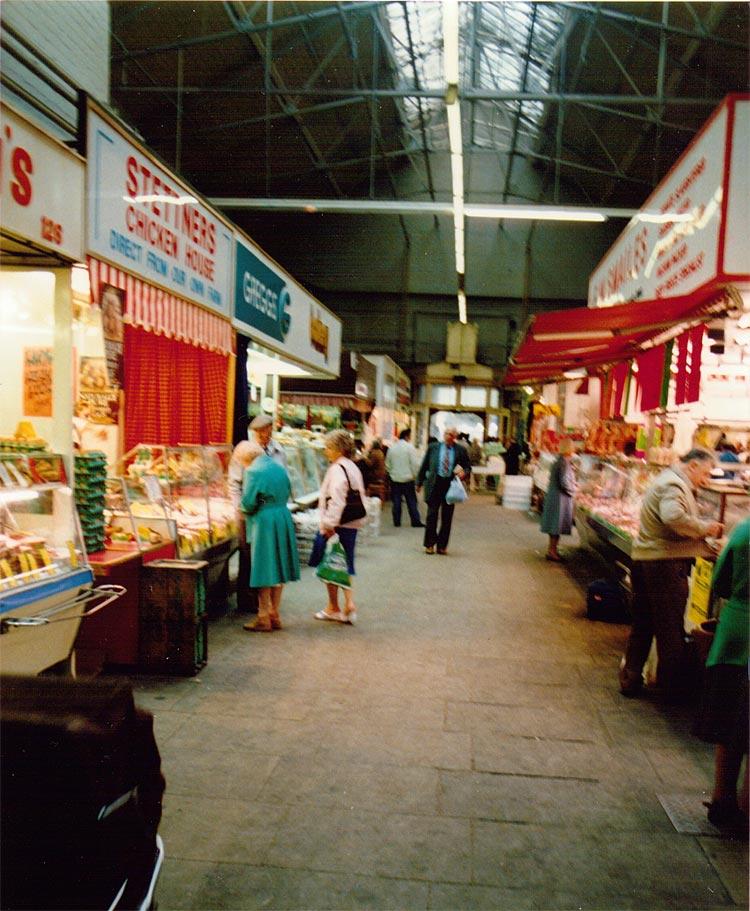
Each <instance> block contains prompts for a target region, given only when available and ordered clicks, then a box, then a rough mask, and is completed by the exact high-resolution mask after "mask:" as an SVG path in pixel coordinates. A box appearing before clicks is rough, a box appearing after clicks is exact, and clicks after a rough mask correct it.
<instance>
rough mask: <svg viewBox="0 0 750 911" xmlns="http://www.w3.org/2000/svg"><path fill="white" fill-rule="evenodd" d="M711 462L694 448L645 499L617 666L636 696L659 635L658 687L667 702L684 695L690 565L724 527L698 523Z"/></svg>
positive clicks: (627, 691)
mask: <svg viewBox="0 0 750 911" xmlns="http://www.w3.org/2000/svg"><path fill="white" fill-rule="evenodd" d="M713 467H714V457H713V455H712V454H711V453H710V452H708V451H707V450H706V449H700V448H695V449H691V450H690V452H688V453H687V454H686V455H684V456H683V457H682V458H681V459H680V461H679V462H677V463H675V464H674V465H672V466H670V467H669V468H665V469H664V471H662V472H661V473H660V474H659V475H657V477H656V478H655V479H654V480H653V481H652V483H651V484H650V486H649V487H648V489H647V490H646V493H645V494H644V496H643V503H642V505H641V512H640V519H639V528H638V535H637V537H636V539H635V541H634V544H633V551H632V559H633V568H632V572H631V579H632V584H633V605H632V614H633V625H632V628H631V631H630V638H629V639H628V644H627V647H626V649H625V655H624V656H623V659H622V661H621V663H620V673H619V681H620V692H621V693H622V694H623V696H637V695H638V693H639V692H640V690H641V687H642V685H643V666H644V665H645V663H646V659H647V658H648V653H649V651H650V649H651V642H652V640H653V639H654V638H656V650H657V655H658V661H659V664H658V672H657V675H658V681H657V682H658V684H659V688H660V690H661V693H662V695H663V696H664V698H665V699H667V700H672V699H680V698H682V697H683V696H684V695H685V690H686V667H685V665H686V655H685V625H684V614H685V605H686V603H687V596H688V577H689V575H690V567H691V565H692V562H693V559H694V558H695V557H696V556H701V554H704V553H705V552H706V548H705V544H704V541H703V539H704V538H706V537H712V538H716V537H718V536H719V535H720V534H721V531H722V526H721V524H720V523H719V522H710V521H705V520H703V519H701V517H700V515H699V513H698V504H697V503H696V500H695V491H696V490H697V488H699V487H703V486H704V485H705V484H706V483H707V482H708V480H709V478H710V477H711V469H712V468H713Z"/></svg>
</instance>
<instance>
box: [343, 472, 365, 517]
mask: <svg viewBox="0 0 750 911" xmlns="http://www.w3.org/2000/svg"><path fill="white" fill-rule="evenodd" d="M341 470H342V471H343V472H344V474H345V475H346V483H347V484H348V485H349V490H348V491H347V493H346V506H344V509H343V511H342V513H341V518H340V519H339V525H348V524H349V522H355V521H356V520H357V519H364V517H365V516H366V515H367V510H366V509H365V504H364V503H363V502H362V494H361V493H360V492H359V491H358V490H357V489H356V488H354V487H352V482H351V481H350V480H349V474H348V472H347V470H346V468H344V466H343V465H342V466H341Z"/></svg>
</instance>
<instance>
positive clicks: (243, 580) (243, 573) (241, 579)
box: [227, 440, 258, 613]
mask: <svg viewBox="0 0 750 911" xmlns="http://www.w3.org/2000/svg"><path fill="white" fill-rule="evenodd" d="M254 453H255V454H257V449H256V448H255V444H253V443H251V442H250V441H249V440H241V441H240V442H239V443H238V444H237V445H236V446H235V447H234V450H233V451H232V458H231V459H230V461H229V467H228V469H227V486H228V487H229V497H230V499H231V501H232V506H234V508H235V517H236V523H237V542H238V543H237V554H238V556H239V565H238V569H237V582H236V592H237V609H238V610H241V611H250V612H252V613H257V611H258V596H257V592H254V591H253V590H252V589H251V588H250V545H249V544H248V541H247V528H246V523H245V513H244V512H243V511H242V510H241V509H240V500H241V499H242V482H243V480H244V478H245V470H246V469H247V468H248V466H249V465H250V463H251V462H252V461H253V458H255V455H254Z"/></svg>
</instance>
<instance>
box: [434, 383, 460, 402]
mask: <svg viewBox="0 0 750 911" xmlns="http://www.w3.org/2000/svg"><path fill="white" fill-rule="evenodd" d="M432 404H433V405H456V387H455V386H433V387H432Z"/></svg>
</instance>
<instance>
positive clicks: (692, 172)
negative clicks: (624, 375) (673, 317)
mask: <svg viewBox="0 0 750 911" xmlns="http://www.w3.org/2000/svg"><path fill="white" fill-rule="evenodd" d="M749 109H750V97H748V96H739V95H730V96H729V97H728V98H727V99H726V100H725V101H724V102H722V104H721V105H720V106H719V107H718V108H717V109H716V111H715V112H714V114H713V115H712V116H711V118H710V119H709V120H708V122H707V123H706V125H705V126H704V127H703V129H702V130H701V131H700V132H699V133H698V134H697V135H696V137H695V138H694V139H693V141H692V142H691V144H690V145H689V146H688V148H687V149H686V150H685V152H683V154H682V156H681V157H680V158H679V159H678V160H677V162H676V164H675V165H674V167H673V168H672V169H671V171H670V172H669V173H668V174H667V176H666V177H665V178H664V180H662V181H661V183H660V184H659V186H658V187H657V189H656V190H655V191H654V192H653V193H652V194H651V196H650V197H649V198H648V199H647V200H646V202H645V203H644V205H643V206H642V207H641V210H640V212H639V213H638V214H637V215H636V216H635V217H634V218H633V219H632V220H631V222H630V223H629V224H628V226H627V228H625V230H624V231H623V232H622V234H621V235H620V237H619V238H618V239H617V241H615V243H614V245H613V246H612V248H611V249H610V250H609V252H608V253H607V255H606V256H605V257H604V259H603V260H602V261H601V262H600V263H599V265H598V266H597V267H596V269H595V270H594V272H593V273H592V275H591V278H590V280H589V293H588V305H589V307H611V306H613V305H616V304H624V303H632V302H634V301H638V300H655V299H657V298H670V297H677V296H684V295H689V294H692V293H693V292H695V291H697V290H699V289H701V288H705V287H707V286H709V285H711V284H716V285H721V284H726V283H728V282H732V283H734V284H738V285H740V286H750V254H748V247H747V238H748V230H750V224H749V222H750V207H749V206H748V204H747V200H748V192H749V191H750V187H749V183H750V181H749V179H748V170H749V166H750V160H749V159H750V152H749V151H748V150H750V116H749V114H748V111H749Z"/></svg>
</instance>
